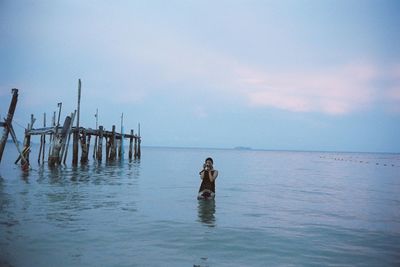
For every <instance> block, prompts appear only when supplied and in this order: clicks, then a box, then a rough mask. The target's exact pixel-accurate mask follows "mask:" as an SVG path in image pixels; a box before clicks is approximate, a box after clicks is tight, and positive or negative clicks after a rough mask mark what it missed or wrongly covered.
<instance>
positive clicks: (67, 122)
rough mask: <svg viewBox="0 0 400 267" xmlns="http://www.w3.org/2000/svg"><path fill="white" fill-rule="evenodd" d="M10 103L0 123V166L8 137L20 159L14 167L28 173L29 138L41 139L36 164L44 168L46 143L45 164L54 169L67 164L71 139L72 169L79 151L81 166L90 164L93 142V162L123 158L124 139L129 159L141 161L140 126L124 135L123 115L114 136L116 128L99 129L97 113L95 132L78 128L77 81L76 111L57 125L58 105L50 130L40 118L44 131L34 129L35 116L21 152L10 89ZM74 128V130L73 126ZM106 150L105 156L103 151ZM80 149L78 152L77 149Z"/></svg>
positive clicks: (15, 96)
mask: <svg viewBox="0 0 400 267" xmlns="http://www.w3.org/2000/svg"><path fill="white" fill-rule="evenodd" d="M12 94H13V97H12V100H11V104H10V108H9V111H8V114H7V117H6V118H5V119H4V122H1V121H0V127H3V135H2V137H1V139H0V162H1V158H2V155H3V151H4V147H5V145H6V143H7V139H8V135H9V134H11V137H12V139H13V141H14V143H15V145H16V147H17V149H18V152H19V156H18V158H17V159H16V161H15V163H16V164H17V163H18V162H21V166H22V168H23V169H29V165H30V164H29V162H30V152H31V137H32V136H40V148H39V155H38V158H37V161H38V163H39V164H44V162H45V159H46V156H45V155H46V151H47V149H46V143H47V140H48V143H49V146H48V155H47V162H48V165H49V166H57V165H60V164H66V160H67V155H68V150H69V148H70V145H69V144H70V140H71V136H72V165H77V164H78V159H79V150H80V151H81V153H80V163H81V164H85V163H87V162H88V160H89V154H90V153H89V148H90V142H91V140H92V138H93V139H95V140H94V145H93V150H92V157H93V159H94V160H97V161H102V160H103V156H104V158H105V160H106V161H114V160H117V159H123V158H124V154H125V153H124V139H128V140H129V153H128V157H129V159H130V160H131V159H132V158H135V159H140V157H141V149H140V144H141V136H140V124H139V125H138V132H137V134H134V131H133V130H130V133H123V114H122V116H121V132H119V133H118V132H116V128H115V125H113V126H112V129H111V131H109V130H106V129H105V128H104V127H103V126H102V125H100V126H98V123H97V118H98V112H97V111H96V115H95V116H96V129H91V128H85V127H82V126H80V125H79V116H80V98H81V80H80V79H79V81H78V106H77V109H76V110H75V111H74V112H72V113H71V114H70V115H69V116H66V118H65V119H64V123H63V125H62V126H61V125H60V114H61V107H62V103H58V108H59V112H58V119H57V121H56V112H54V114H53V118H52V123H51V126H49V127H46V113H44V114H43V127H41V128H34V123H35V121H36V119H35V117H34V115H33V114H32V115H31V121H30V123H29V124H28V126H27V128H26V129H25V135H24V142H23V148H22V150H21V149H20V148H19V142H18V140H17V138H16V135H15V132H14V129H13V126H12V119H13V116H14V112H15V108H16V104H17V100H18V89H15V88H14V89H12ZM75 121H76V125H75V126H74V122H75ZM103 146H104V147H105V153H104V151H103ZM79 148H80V149H79Z"/></svg>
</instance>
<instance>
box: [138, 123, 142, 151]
mask: <svg viewBox="0 0 400 267" xmlns="http://www.w3.org/2000/svg"><path fill="white" fill-rule="evenodd" d="M138 135H139V140H138V158H139V159H140V156H141V155H142V152H141V150H140V143H141V142H142V138H140V123H139V129H138Z"/></svg>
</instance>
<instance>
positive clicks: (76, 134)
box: [72, 79, 82, 165]
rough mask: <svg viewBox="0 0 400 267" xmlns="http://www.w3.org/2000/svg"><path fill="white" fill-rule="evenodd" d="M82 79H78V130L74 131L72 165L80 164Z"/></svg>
mask: <svg viewBox="0 0 400 267" xmlns="http://www.w3.org/2000/svg"><path fill="white" fill-rule="evenodd" d="M81 85H82V83H81V79H79V80H78V113H77V119H76V130H75V132H74V139H73V152H72V165H77V164H78V141H79V134H80V130H79V116H80V110H81Z"/></svg>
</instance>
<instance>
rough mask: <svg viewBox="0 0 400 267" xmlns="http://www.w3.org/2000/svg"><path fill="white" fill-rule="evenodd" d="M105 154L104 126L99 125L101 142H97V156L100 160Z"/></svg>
mask: <svg viewBox="0 0 400 267" xmlns="http://www.w3.org/2000/svg"><path fill="white" fill-rule="evenodd" d="M102 155H103V126H99V143H98V144H97V153H96V158H97V160H98V161H101V160H102Z"/></svg>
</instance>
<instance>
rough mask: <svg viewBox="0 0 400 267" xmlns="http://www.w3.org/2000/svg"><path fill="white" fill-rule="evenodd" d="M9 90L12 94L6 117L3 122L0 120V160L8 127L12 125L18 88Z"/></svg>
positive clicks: (8, 131) (8, 130)
mask: <svg viewBox="0 0 400 267" xmlns="http://www.w3.org/2000/svg"><path fill="white" fill-rule="evenodd" d="M11 92H12V94H13V96H12V99H11V103H10V107H9V108H8V113H7V117H6V119H5V121H4V123H2V122H1V126H2V127H3V135H2V136H1V139H0V162H1V159H2V157H3V152H4V148H5V146H6V143H7V139H8V135H9V133H10V128H11V127H12V126H11V125H12V124H11V123H12V119H13V117H14V112H15V108H16V106H17V101H18V89H16V88H14V89H12V90H11Z"/></svg>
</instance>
